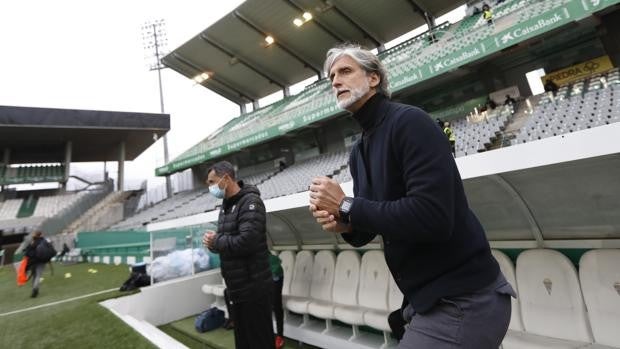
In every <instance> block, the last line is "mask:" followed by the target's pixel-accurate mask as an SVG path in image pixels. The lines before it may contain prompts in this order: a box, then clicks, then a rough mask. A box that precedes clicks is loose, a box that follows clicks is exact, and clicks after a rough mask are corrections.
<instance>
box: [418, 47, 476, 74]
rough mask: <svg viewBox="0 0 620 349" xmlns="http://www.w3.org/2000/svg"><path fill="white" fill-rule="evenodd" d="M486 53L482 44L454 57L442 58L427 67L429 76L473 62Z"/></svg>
mask: <svg viewBox="0 0 620 349" xmlns="http://www.w3.org/2000/svg"><path fill="white" fill-rule="evenodd" d="M485 52H486V49H485V46H484V44H482V43H481V44H480V45H476V46H475V47H471V48H467V49H465V50H462V51H460V52H457V53H456V54H454V55H450V56H448V57H446V58H442V59H440V60H439V61H436V62H434V63H432V64H431V65H430V67H429V69H430V72H431V74H437V73H439V72H442V71H444V70H447V69H450V68H453V67H458V66H460V65H462V64H464V63H466V62H469V61H471V60H473V59H474V58H476V57H478V56H481V55H482V54H484V53H485Z"/></svg>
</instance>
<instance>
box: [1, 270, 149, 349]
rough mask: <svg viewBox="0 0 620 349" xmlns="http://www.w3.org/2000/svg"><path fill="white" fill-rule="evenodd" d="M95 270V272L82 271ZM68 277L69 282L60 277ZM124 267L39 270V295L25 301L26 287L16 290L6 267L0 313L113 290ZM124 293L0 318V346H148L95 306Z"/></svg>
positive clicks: (125, 273)
mask: <svg viewBox="0 0 620 349" xmlns="http://www.w3.org/2000/svg"><path fill="white" fill-rule="evenodd" d="M91 268H94V269H97V273H96V274H91V273H88V269H91ZM65 273H71V278H65ZM128 276H129V272H128V269H127V266H110V265H104V264H76V265H67V266H65V265H61V264H54V275H53V276H52V275H51V274H50V270H49V267H47V268H46V271H45V272H44V275H43V277H44V281H43V283H42V284H41V291H40V295H39V297H37V298H34V299H32V298H30V284H28V285H26V286H23V287H19V288H18V287H17V286H16V282H15V272H14V270H13V269H12V267H11V266H5V267H4V268H2V269H0V314H2V313H6V312H10V311H13V310H18V309H24V308H28V307H32V306H37V305H41V304H46V303H50V302H55V301H59V300H63V299H69V298H72V297H76V296H82V295H85V294H88V293H93V292H97V291H102V290H107V289H111V288H118V287H119V286H120V285H121V284H122V283H123V282H124V281H125V279H127V277H128ZM122 295H125V293H121V292H119V291H112V292H109V293H105V294H101V295H98V296H93V297H88V298H84V299H80V300H75V301H71V302H66V303H62V304H58V305H53V306H49V307H44V308H39V309H35V310H30V311H26V312H21V313H17V314H12V315H6V316H1V315H0V348H154V346H153V345H151V344H150V342H148V341H147V340H146V339H145V338H143V337H142V336H141V335H140V334H138V333H137V332H135V331H134V330H133V329H131V328H130V327H129V326H127V325H126V324H125V323H124V322H122V321H121V320H120V319H118V318H117V317H116V316H114V315H113V314H112V313H110V312H109V311H108V310H107V309H105V308H103V307H102V306H100V305H99V304H98V302H101V301H103V300H105V299H109V298H114V297H119V296H122Z"/></svg>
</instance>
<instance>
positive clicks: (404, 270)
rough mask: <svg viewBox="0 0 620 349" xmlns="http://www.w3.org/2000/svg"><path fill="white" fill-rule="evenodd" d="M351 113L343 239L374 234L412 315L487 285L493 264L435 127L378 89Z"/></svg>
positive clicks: (354, 241)
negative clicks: (355, 130) (354, 134)
mask: <svg viewBox="0 0 620 349" xmlns="http://www.w3.org/2000/svg"><path fill="white" fill-rule="evenodd" d="M353 117H354V118H355V119H356V120H357V121H358V122H359V123H360V124H361V126H362V128H363V129H364V133H363V137H362V139H361V140H360V141H358V143H357V144H356V145H355V146H354V147H353V149H352V151H351V157H350V169H351V175H352V176H353V192H354V195H355V199H354V202H353V206H352V207H351V216H350V218H351V224H352V227H353V232H352V233H345V234H342V236H343V238H344V239H345V240H346V241H347V242H348V243H350V244H351V245H353V246H356V247H360V246H363V245H365V244H367V243H369V242H370V241H372V240H373V239H374V238H375V237H376V235H377V234H379V235H381V236H382V238H383V242H384V253H385V258H386V261H387V264H388V267H389V269H390V271H391V273H392V275H393V276H394V279H395V281H396V283H397V285H398V287H399V288H400V290H401V291H402V292H403V295H404V296H405V298H406V300H407V301H408V302H409V303H410V304H411V305H412V306H413V308H414V309H415V310H416V311H417V312H419V313H424V312H426V311H428V310H430V309H431V308H432V307H433V306H434V305H435V303H437V301H438V300H439V299H441V298H444V297H450V296H456V295H461V294H465V293H469V292H473V291H476V290H479V289H481V288H483V287H485V286H487V285H489V284H490V283H491V282H493V281H494V280H495V279H496V278H497V276H498V273H499V266H498V264H497V262H496V261H495V259H494V258H493V256H492V255H491V250H490V248H489V243H488V241H487V239H486V236H485V233H484V229H483V228H482V225H481V224H480V222H479V221H478V219H477V218H476V216H475V215H474V213H473V212H472V211H471V210H470V209H469V206H468V203H467V198H466V197H465V191H464V189H463V182H462V181H461V177H460V174H459V171H458V168H457V167H456V162H455V161H454V158H453V157H452V153H451V150H450V144H449V142H448V140H447V138H446V136H445V135H444V134H443V132H442V131H441V130H440V129H439V127H438V126H437V124H436V123H435V122H434V121H433V120H432V119H431V118H430V117H429V115H428V114H426V113H425V112H424V111H422V110H421V109H419V108H416V107H412V106H409V105H404V104H398V103H393V102H390V101H389V100H388V99H387V98H385V97H384V96H383V95H380V94H376V95H374V96H373V97H372V98H371V99H370V100H368V101H367V102H366V103H365V104H364V106H362V108H361V109H360V110H359V111H357V112H356V113H355V114H354V115H353Z"/></svg>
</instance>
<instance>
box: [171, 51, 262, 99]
mask: <svg viewBox="0 0 620 349" xmlns="http://www.w3.org/2000/svg"><path fill="white" fill-rule="evenodd" d="M173 56H174V58H176V59H178V60H179V62H181V63H183V64H185V65H187V66H188V67H190V68H192V69H194V70H195V71H197V72H199V73H202V72H205V71H206V70H208V69H204V68H201V67H199V66H198V65H196V64H194V63H192V62H190V61H188V60H187V59H186V58H185V57H183V56H181V55H180V54H178V53H176V52H174V53H173ZM208 80H213V81H216V82H218V83H219V84H221V85H224V87H226V88H228V89H230V90H233V91H235V92H237V93H238V94H239V96H241V97H243V98H245V99H247V100H248V101H251V102H254V98H250V97H249V96H248V95H247V94H245V93H243V92H241V91H240V90H239V89H238V88H235V87H232V86H231V85H230V84H229V83H227V82H225V81H223V80H222V79H220V78H218V77H215V76H209V79H208ZM201 85H202V84H201Z"/></svg>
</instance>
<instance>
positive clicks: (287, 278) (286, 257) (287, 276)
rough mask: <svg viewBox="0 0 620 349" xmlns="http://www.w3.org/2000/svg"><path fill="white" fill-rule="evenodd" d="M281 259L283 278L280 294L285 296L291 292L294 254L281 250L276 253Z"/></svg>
mask: <svg viewBox="0 0 620 349" xmlns="http://www.w3.org/2000/svg"><path fill="white" fill-rule="evenodd" d="M278 257H280V260H281V261H282V271H283V278H284V280H283V281H282V296H283V297H285V298H286V296H288V295H289V294H290V293H291V281H292V280H293V268H295V255H294V254H293V251H282V253H280V254H279V255H278Z"/></svg>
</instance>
